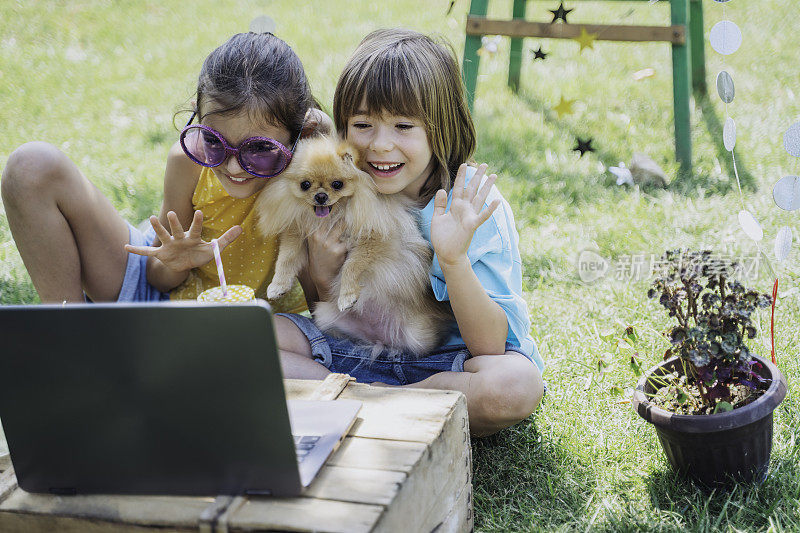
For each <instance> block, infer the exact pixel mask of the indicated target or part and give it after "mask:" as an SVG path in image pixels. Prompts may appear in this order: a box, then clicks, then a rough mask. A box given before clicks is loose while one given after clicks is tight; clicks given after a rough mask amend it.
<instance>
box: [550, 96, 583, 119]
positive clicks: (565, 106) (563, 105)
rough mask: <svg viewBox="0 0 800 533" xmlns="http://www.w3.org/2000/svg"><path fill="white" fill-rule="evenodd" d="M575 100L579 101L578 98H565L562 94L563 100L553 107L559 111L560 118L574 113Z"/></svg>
mask: <svg viewBox="0 0 800 533" xmlns="http://www.w3.org/2000/svg"><path fill="white" fill-rule="evenodd" d="M575 102H577V100H564V97H563V96H562V97H561V101H560V102H559V103H558V105H557V106H555V107H554V108H553V110H554V111H555V112H556V113H558V118H561V117H562V116H564V115H570V114H572V113H574V111H572V104H574V103H575Z"/></svg>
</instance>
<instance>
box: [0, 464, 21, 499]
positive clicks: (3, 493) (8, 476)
mask: <svg viewBox="0 0 800 533" xmlns="http://www.w3.org/2000/svg"><path fill="white" fill-rule="evenodd" d="M16 488H17V476H15V475H14V469H13V468H9V469H8V470H6V471H5V472H3V473H2V474H0V503H2V502H3V500H5V499H6V497H7V496H8V495H9V494H11V493H12V492H14V490H15V489H16Z"/></svg>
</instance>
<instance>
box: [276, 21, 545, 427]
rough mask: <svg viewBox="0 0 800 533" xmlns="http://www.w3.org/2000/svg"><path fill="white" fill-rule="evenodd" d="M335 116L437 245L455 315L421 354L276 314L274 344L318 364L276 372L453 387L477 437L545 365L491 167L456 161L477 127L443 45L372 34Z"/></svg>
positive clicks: (436, 263)
mask: <svg viewBox="0 0 800 533" xmlns="http://www.w3.org/2000/svg"><path fill="white" fill-rule="evenodd" d="M333 115H334V121H335V123H336V129H337V131H339V133H340V134H342V135H343V136H345V137H346V138H347V140H348V141H350V142H351V143H352V144H353V145H354V146H355V147H356V148H357V149H359V151H360V152H361V161H363V167H362V169H363V170H364V171H365V172H367V173H368V174H370V176H372V178H373V179H374V181H375V184H376V187H377V189H378V191H379V192H381V193H383V194H402V195H406V196H409V197H411V198H413V199H414V200H416V201H417V203H418V205H419V208H420V209H421V210H422V211H421V220H420V225H421V230H422V233H423V235H424V236H425V238H426V239H428V241H429V242H430V243H431V245H432V247H433V250H434V252H435V255H434V260H433V265H432V268H431V273H430V281H431V284H432V286H433V292H434V294H435V295H436V297H437V298H438V299H439V300H440V301H449V302H450V304H451V307H452V309H453V312H454V315H455V319H456V323H455V324H454V326H455V327H454V329H453V331H452V335H451V337H450V339H448V341H447V342H446V343H445V345H444V346H442V347H440V348H439V349H436V350H434V351H433V352H432V353H429V354H424V355H422V356H419V355H417V354H406V353H397V352H396V351H389V350H382V351H381V349H380V348H379V347H372V346H364V345H363V343H360V344H359V343H354V342H351V341H349V340H348V339H345V338H341V337H337V336H330V335H326V334H323V333H322V332H321V331H320V330H319V329H318V328H317V327H316V325H315V324H314V322H313V321H311V320H309V319H308V318H306V317H304V316H302V315H298V314H286V315H280V316H278V319H277V320H276V325H277V329H278V339H279V341H280V343H281V346H282V348H289V347H291V350H292V351H294V352H295V353H297V354H299V355H301V356H304V357H305V358H306V359H307V361H309V362H312V363H314V364H315V365H316V366H315V367H313V368H312V369H311V370H308V369H307V368H297V369H292V368H290V367H288V368H287V365H286V364H284V375H287V376H292V377H321V376H323V375H324V374H325V373H327V372H329V371H332V372H342V373H347V374H350V375H352V376H353V377H355V378H356V379H358V381H363V382H368V383H369V382H381V383H383V384H389V385H401V386H402V385H408V386H411V387H418V388H419V387H422V388H436V389H450V390H459V391H461V392H463V393H464V394H465V395H466V398H467V407H468V410H469V420H470V430H471V431H472V433H473V434H476V435H485V434H488V433H493V432H495V431H498V430H499V429H501V428H503V427H506V426H509V425H511V424H513V423H516V422H518V421H519V420H521V419H523V418H525V417H527V416H528V415H529V414H531V412H532V411H533V410H534V409H535V408H536V406H537V405H538V403H539V401H540V399H541V397H542V394H543V390H544V387H543V381H542V377H541V371H542V370H543V369H544V363H543V361H542V359H541V357H540V356H539V353H538V351H537V349H536V345H535V343H534V340H533V338H532V337H531V335H530V326H531V322H530V317H529V314H528V309H527V304H526V301H525V299H524V297H523V293H522V274H521V261H520V253H519V236H518V234H517V231H516V229H515V226H514V216H513V214H512V212H511V207H510V206H509V205H508V202H506V201H505V200H504V199H503V197H502V196H501V195H500V192H499V191H498V190H497V188H496V187H494V185H493V184H494V180H495V178H496V176H495V175H494V174H492V175H490V176H488V177H487V176H486V165H480V166H479V167H477V168H475V167H468V166H467V165H466V164H464V163H465V162H466V161H468V160H469V159H470V158H471V156H472V153H473V151H474V149H475V128H474V126H473V123H472V118H471V117H470V114H469V110H468V108H467V104H466V101H465V98H464V89H463V84H462V81H461V76H460V72H459V67H458V63H457V61H456V59H455V57H454V53H453V52H452V49H451V48H450V47H449V46H447V45H443V44H440V43H438V42H435V41H433V40H432V39H430V38H428V37H427V36H425V35H422V34H419V33H417V32H413V31H407V30H378V31H375V32H373V33H371V34H369V35H368V36H367V37H365V38H364V40H363V41H362V42H361V44H360V45H359V46H358V48H357V49H356V51H355V52H354V53H353V56H352V57H351V58H350V60H349V62H348V63H347V65H346V66H345V68H344V71H343V72H342V74H341V76H340V78H339V82H338V84H337V86H336V91H335V93H334V100H333ZM333 255H334V256H335V255H336V254H333ZM343 259H344V254H339V255H338V256H336V257H334V258H333V259H330V260H329V262H331V263H336V262H337V261H338V264H339V265H341V264H342V261H343ZM314 260H315V261H322V260H323V256H322V255H317V256H316V257H315V258H314ZM318 286H320V287H324V286H325V283H324V281H323V282H322V283H321V284H318ZM387 300H389V301H390V300H391V295H387ZM376 351H377V352H380V353H378V355H377V356H375V353H376Z"/></svg>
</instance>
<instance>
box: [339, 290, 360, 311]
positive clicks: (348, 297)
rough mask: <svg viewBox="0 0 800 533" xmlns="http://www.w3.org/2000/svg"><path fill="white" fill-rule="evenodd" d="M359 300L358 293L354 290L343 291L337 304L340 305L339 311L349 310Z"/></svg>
mask: <svg viewBox="0 0 800 533" xmlns="http://www.w3.org/2000/svg"><path fill="white" fill-rule="evenodd" d="M356 300H358V293H357V292H355V291H353V292H342V293H341V294H339V300H338V301H337V302H336V305H337V306H338V307H339V311H347V310H348V309H350V308H351V307H353V305H354V304H355V303H356Z"/></svg>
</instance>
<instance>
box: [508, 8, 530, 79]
mask: <svg viewBox="0 0 800 533" xmlns="http://www.w3.org/2000/svg"><path fill="white" fill-rule="evenodd" d="M527 3H528V2H527V0H514V10H513V15H512V17H513V18H514V19H524V18H525V6H526V5H527ZM521 70H522V39H521V38H514V39H511V53H510V54H509V58H508V86H509V87H511V90H512V91H514V92H515V93H516V92H517V91H518V90H519V77H520V71H521Z"/></svg>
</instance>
